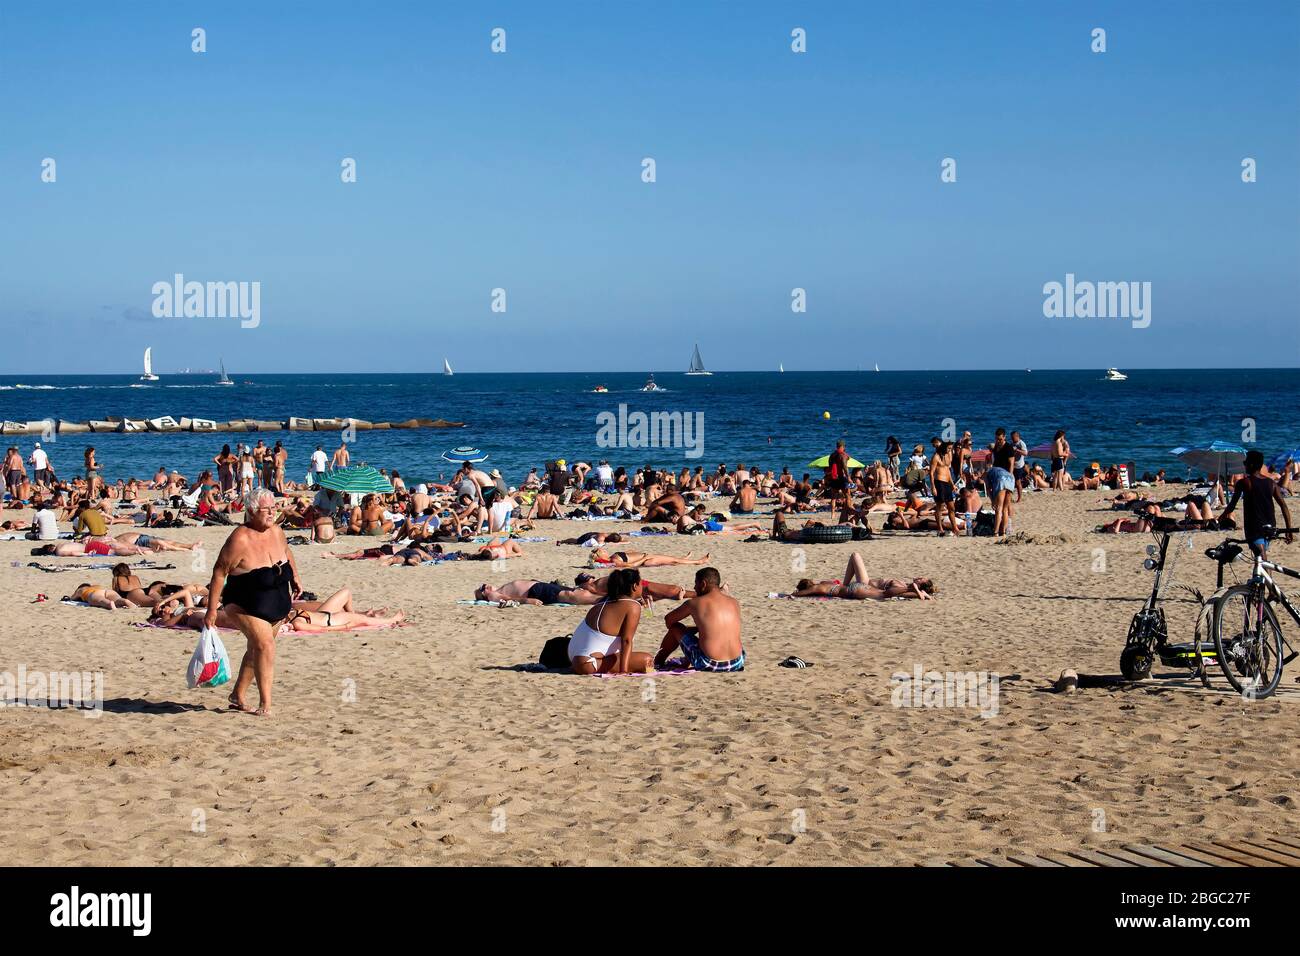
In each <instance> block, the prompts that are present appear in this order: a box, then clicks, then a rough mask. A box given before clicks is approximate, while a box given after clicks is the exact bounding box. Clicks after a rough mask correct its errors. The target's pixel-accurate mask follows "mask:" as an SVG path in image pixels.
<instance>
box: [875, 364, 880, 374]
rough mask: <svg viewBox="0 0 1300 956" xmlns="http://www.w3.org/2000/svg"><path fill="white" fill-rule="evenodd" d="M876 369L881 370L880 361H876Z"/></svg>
mask: <svg viewBox="0 0 1300 956" xmlns="http://www.w3.org/2000/svg"><path fill="white" fill-rule="evenodd" d="M876 371H877V372H879V371H880V363H879V362H877V363H876Z"/></svg>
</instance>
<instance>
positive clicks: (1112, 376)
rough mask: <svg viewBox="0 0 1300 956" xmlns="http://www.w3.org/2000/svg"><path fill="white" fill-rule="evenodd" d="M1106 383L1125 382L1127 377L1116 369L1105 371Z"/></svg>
mask: <svg viewBox="0 0 1300 956" xmlns="http://www.w3.org/2000/svg"><path fill="white" fill-rule="evenodd" d="M1106 381H1108V382H1127V381H1128V376H1127V375H1125V374H1124V373H1123V372H1121V371H1120V370H1119V369H1117V368H1108V369H1106Z"/></svg>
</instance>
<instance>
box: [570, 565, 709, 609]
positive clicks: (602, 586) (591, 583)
mask: <svg viewBox="0 0 1300 956" xmlns="http://www.w3.org/2000/svg"><path fill="white" fill-rule="evenodd" d="M614 573H617V572H612V573H611V574H608V575H606V576H605V577H603V578H598V577H596V576H595V575H594V574H588V573H586V572H585V571H584V572H583V573H581V574H579V575H578V576H577V577H576V578H575V579H574V581H575V583H576V584H577V585H578V587H580V588H583V589H584V590H587V591H590V592H591V593H592V594H597V595H599V596H601V597H604V596H605V595H606V594H607V593H609V592H608V589H609V579H610V578H611V577H612V576H613V574H614ZM641 593H642V595H644V601H643V603H646V604H647V605H648V604H649V602H652V601H681V600H684V599H685V598H692V597H695V592H694V591H692V590H690V589H689V588H684V587H679V586H678V585H676V584H661V583H660V582H658V581H647V580H645V579H644V578H643V579H642V580H641Z"/></svg>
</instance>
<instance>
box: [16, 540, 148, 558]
mask: <svg viewBox="0 0 1300 956" xmlns="http://www.w3.org/2000/svg"><path fill="white" fill-rule="evenodd" d="M145 553H147V552H146V551H145V549H144V548H141V547H137V546H136V545H134V544H123V543H122V542H120V541H116V540H114V539H113V538H84V539H82V540H81V541H60V542H58V543H57V544H47V545H42V546H41V547H39V548H32V555H33V556H34V557H50V556H53V557H56V558H80V557H84V556H86V555H90V556H92V557H97V558H107V557H110V556H112V557H119V558H126V557H131V556H132V555H137V554H145Z"/></svg>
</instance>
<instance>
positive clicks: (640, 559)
mask: <svg viewBox="0 0 1300 956" xmlns="http://www.w3.org/2000/svg"><path fill="white" fill-rule="evenodd" d="M693 553H694V552H691V551H687V552H686V557H684V558H677V557H674V556H673V555H671V554H647V553H646V552H644V551H614V552H610V551H606V550H605V549H604V548H596V549H595V550H594V551H592V552H591V560H592V561H593V562H594V563H596V564H608V565H612V566H613V567H616V568H671V567H676V566H678V565H682V564H691V565H699V564H707V563H708V560H709V556H708V554H705V555H704V557H702V558H692V557H691V555H692V554H693Z"/></svg>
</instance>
